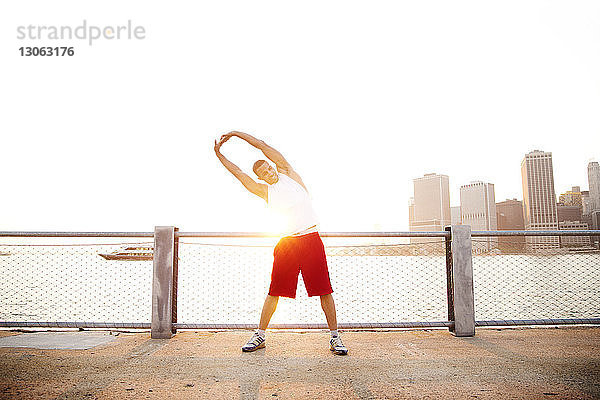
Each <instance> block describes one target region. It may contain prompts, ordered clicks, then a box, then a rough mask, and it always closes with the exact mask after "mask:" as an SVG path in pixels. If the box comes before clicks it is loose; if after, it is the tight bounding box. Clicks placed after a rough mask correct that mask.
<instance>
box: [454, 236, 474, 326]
mask: <svg viewBox="0 0 600 400" xmlns="http://www.w3.org/2000/svg"><path fill="white" fill-rule="evenodd" d="M451 232H452V246H451V247H452V294H453V296H452V297H453V307H454V329H451V330H450V331H451V332H452V333H453V334H454V335H455V336H474V335H475V300H474V294H473V259H472V257H471V227H470V226H469V225H452V229H451Z"/></svg>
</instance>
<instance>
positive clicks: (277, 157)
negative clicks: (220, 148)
mask: <svg viewBox="0 0 600 400" xmlns="http://www.w3.org/2000/svg"><path fill="white" fill-rule="evenodd" d="M231 136H237V137H239V138H240V139H243V140H245V141H246V142H248V144H250V145H251V146H254V147H256V148H257V149H259V150H260V151H262V152H263V154H264V155H265V157H267V158H268V159H269V160H271V161H273V162H274V163H275V165H276V166H277V167H278V168H279V169H283V170H284V171H286V170H290V169H291V166H290V164H289V163H288V162H287V160H286V159H285V158H284V157H283V155H282V154H281V153H280V152H279V151H277V150H275V149H274V148H273V147H271V146H269V145H268V144H266V143H265V142H264V141H262V140H260V139H257V138H255V137H254V136H252V135H249V134H247V133H244V132H238V131H232V132H229V133H228V134H226V135H223V137H228V138H229V137H231Z"/></svg>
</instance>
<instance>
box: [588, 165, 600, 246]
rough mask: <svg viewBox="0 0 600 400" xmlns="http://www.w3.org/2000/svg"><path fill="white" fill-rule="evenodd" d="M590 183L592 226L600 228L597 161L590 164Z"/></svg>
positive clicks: (595, 237) (599, 192)
mask: <svg viewBox="0 0 600 400" xmlns="http://www.w3.org/2000/svg"><path fill="white" fill-rule="evenodd" d="M588 183H589V185H590V200H589V201H590V210H589V211H590V214H589V215H590V222H591V226H590V228H591V229H600V165H599V164H598V163H597V162H595V161H594V162H591V163H589V164H588ZM593 240H594V242H598V240H599V238H598V236H594V237H593Z"/></svg>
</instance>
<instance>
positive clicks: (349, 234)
mask: <svg viewBox="0 0 600 400" xmlns="http://www.w3.org/2000/svg"><path fill="white" fill-rule="evenodd" d="M320 235H321V236H322V237H338V238H342V237H357V238H364V237H443V238H449V237H450V236H451V233H450V232H448V231H434V232H320ZM175 236H176V237H180V238H182V237H188V238H189V237H195V238H266V237H280V236H281V235H279V234H275V233H269V232H176V233H175ZM471 236H472V237H488V236H600V230H593V231H592V230H585V231H580V230H575V231H573V230H570V231H567V230H565V231H472V232H471ZM0 237H132V238H139V237H145V238H151V237H154V232H40V231H30V232H27V231H0Z"/></svg>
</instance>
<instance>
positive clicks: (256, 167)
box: [252, 160, 269, 175]
mask: <svg viewBox="0 0 600 400" xmlns="http://www.w3.org/2000/svg"><path fill="white" fill-rule="evenodd" d="M263 164H269V163H268V162H266V161H265V160H258V161H257V162H255V163H254V165H253V166H252V171H254V173H255V174H256V175H258V172H257V170H258V168H259V167H260V166H261V165H263Z"/></svg>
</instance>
